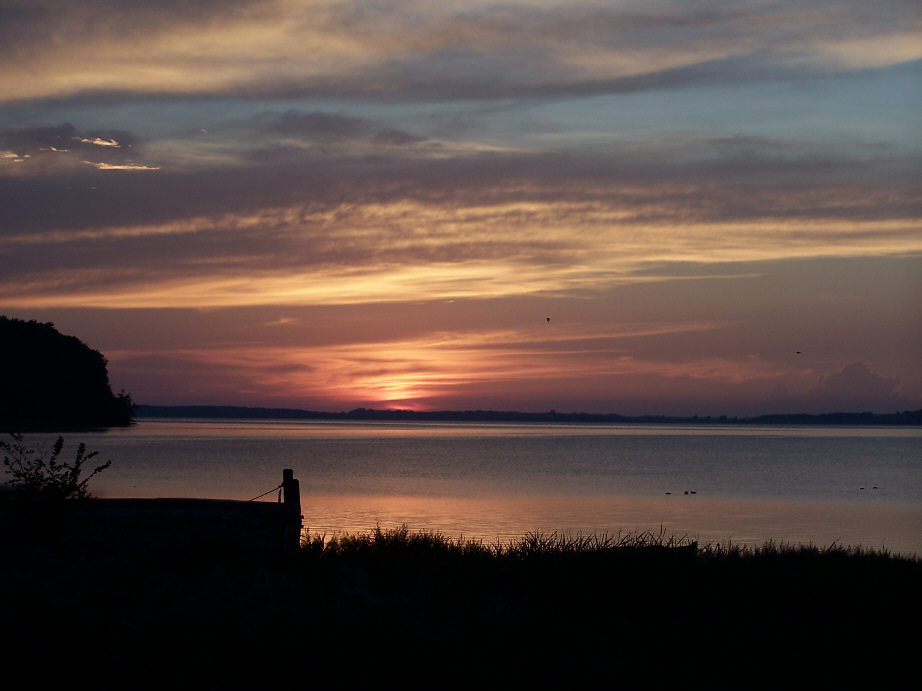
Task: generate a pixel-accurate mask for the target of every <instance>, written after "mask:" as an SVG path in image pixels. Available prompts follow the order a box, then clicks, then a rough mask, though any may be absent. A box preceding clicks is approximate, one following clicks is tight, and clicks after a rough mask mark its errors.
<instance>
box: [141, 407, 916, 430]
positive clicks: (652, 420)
mask: <svg viewBox="0 0 922 691" xmlns="http://www.w3.org/2000/svg"><path fill="white" fill-rule="evenodd" d="M134 414H135V416H136V417H152V418H220V419H246V420H269V419H273V420H370V421H403V422H523V423H528V422H569V423H595V424H598V423H612V424H617V423H631V424H718V425H824V426H826V425H845V426H848V425H860V426H866V425H874V426H877V425H880V426H922V409H920V410H914V411H904V412H898V413H882V414H881V413H868V412H862V413H843V412H838V413H822V414H806V413H791V414H773V415H758V416H753V417H729V416H726V415H720V416H711V415H708V416H698V415H694V416H691V417H682V416H670V415H618V414H616V413H561V412H557V411H554V410H551V411H548V412H546V413H534V412H531V413H529V412H520V411H498V410H437V411H413V410H393V409H389V410H374V409H369V408H356V409H354V410H349V411H342V412H325V411H315V410H301V409H297V408H260V407H245V406H158V405H137V406H135V413H134Z"/></svg>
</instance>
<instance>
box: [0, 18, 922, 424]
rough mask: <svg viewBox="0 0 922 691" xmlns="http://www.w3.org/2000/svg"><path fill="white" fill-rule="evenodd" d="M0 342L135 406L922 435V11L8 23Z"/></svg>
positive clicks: (4, 28)
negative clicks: (867, 420) (609, 415)
mask: <svg viewBox="0 0 922 691" xmlns="http://www.w3.org/2000/svg"><path fill="white" fill-rule="evenodd" d="M0 65H2V69H0V314H4V315H6V316H9V317H16V318H20V319H36V320H38V321H42V322H49V321H50V322H53V323H54V324H55V325H56V326H57V328H58V329H59V330H60V331H62V332H64V333H68V334H70V335H74V336H77V337H78V338H80V339H81V340H83V341H84V342H85V343H87V344H88V345H90V346H91V347H92V348H94V349H97V350H99V351H100V352H102V353H103V354H104V355H105V356H106V358H107V359H108V363H109V364H108V368H109V378H110V382H111V384H112V387H113V389H114V390H115V391H116V392H117V391H119V390H121V389H124V390H125V391H127V392H128V393H129V394H130V395H131V396H132V398H133V400H134V401H135V402H137V403H146V404H159V405H173V404H175V405H179V404H206V405H207V404H220V405H246V406H267V407H295V408H305V409H312V410H329V411H338V410H350V409H352V408H356V407H368V408H403V409H415V410H449V409H450V410H466V409H471V410H473V409H482V410H525V411H546V410H557V411H560V412H573V411H583V412H613V413H621V414H628V415H640V414H663V415H696V414H697V415H730V416H740V415H758V414H766V413H791V412H808V413H822V412H835V411H873V412H882V413H887V412H894V411H898V410H910V409H918V408H922V213H920V212H922V203H920V202H922V185H920V181H922V156H920V154H922V136H920V135H922V5H920V4H919V3H918V2H917V1H916V0H905V1H904V0H879V1H878V2H873V3H870V2H867V1H866V0H854V1H852V0H836V1H831V0H815V1H803V0H796V1H794V0H792V1H787V0H777V1H776V0H759V1H752V0H732V1H721V0H642V1H641V0H627V1H609V2H596V1H591V0H575V1H571V0H568V1H566V2H564V1H563V0H505V1H503V0H499V1H495V2H482V1H480V0H468V1H462V2H455V3H440V2H432V1H431V0H388V1H387V2H379V1H376V0H364V1H354V2H350V1H338V0H318V1H306V0H220V1H218V0H200V1H199V2H194V3H190V2H183V1H181V0H145V1H144V2H140V1H137V2H132V1H129V0H86V1H83V2H79V3H71V2H68V3H62V2H59V1H57V0H0Z"/></svg>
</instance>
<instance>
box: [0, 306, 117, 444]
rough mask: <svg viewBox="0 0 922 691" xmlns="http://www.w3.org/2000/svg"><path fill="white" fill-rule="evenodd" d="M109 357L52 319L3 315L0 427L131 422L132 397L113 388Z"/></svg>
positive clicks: (74, 426) (68, 426)
mask: <svg viewBox="0 0 922 691" xmlns="http://www.w3.org/2000/svg"><path fill="white" fill-rule="evenodd" d="M107 364H108V363H107V361H106V359H105V357H103V356H102V354H101V353H99V352H98V351H96V350H93V349H92V348H90V347H89V346H87V345H86V344H85V343H83V342H82V341H80V339H78V338H76V337H75V336H68V335H65V334H62V333H60V332H59V331H58V330H57V329H56V328H55V326H54V324H52V323H40V322H37V321H35V320H30V321H23V320H21V319H10V318H8V317H4V316H0V427H2V428H3V429H5V430H16V431H24V430H43V429H54V430H59V429H81V428H98V427H120V426H126V425H129V424H131V421H132V403H131V397H130V396H129V395H128V394H127V393H125V392H124V391H122V392H121V393H119V394H117V395H116V394H114V393H112V389H111V387H110V385H109V373H108V370H107V369H106V366H107Z"/></svg>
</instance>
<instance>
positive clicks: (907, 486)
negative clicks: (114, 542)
mask: <svg viewBox="0 0 922 691" xmlns="http://www.w3.org/2000/svg"><path fill="white" fill-rule="evenodd" d="M54 438H55V437H54V435H29V436H27V437H26V441H27V442H29V443H30V444H31V445H32V446H36V447H45V446H50V444H51V443H52V442H53V440H54ZM80 441H83V442H85V443H86V444H87V447H88V448H89V449H90V450H98V451H99V456H97V457H96V458H95V459H93V460H94V461H104V460H112V467H111V468H109V469H108V470H106V471H105V472H103V473H101V474H100V475H97V476H96V477H94V478H93V480H91V484H90V489H91V491H92V492H93V493H94V494H95V495H97V496H101V497H202V498H221V499H253V498H255V497H257V496H258V495H261V494H263V493H264V492H267V491H269V490H273V488H275V487H276V486H277V485H278V484H279V483H280V481H281V474H282V469H283V468H292V469H293V470H294V473H295V477H296V478H298V480H299V481H300V486H301V498H302V499H301V503H302V511H303V513H304V522H305V526H306V529H307V530H308V531H309V532H311V533H326V534H327V535H332V534H334V533H340V532H351V533H356V532H367V531H369V530H372V529H373V528H374V527H375V526H376V525H380V526H381V527H382V528H393V527H398V526H400V525H403V524H406V525H407V526H408V527H409V528H410V529H411V530H432V531H438V532H441V533H443V534H445V535H448V536H451V537H465V538H479V539H483V540H484V541H486V542H494V541H497V540H499V541H502V542H506V541H508V540H510V539H517V538H519V537H521V536H522V535H524V534H525V533H526V532H534V531H540V532H546V533H549V532H554V531H558V532H564V533H570V534H577V533H581V534H587V533H607V534H609V535H613V534H618V533H619V532H620V533H622V534H625V533H631V534H633V533H640V532H645V531H650V532H654V533H657V534H659V533H660V532H661V531H662V532H664V533H665V534H666V535H667V536H670V535H671V536H675V537H677V538H681V537H689V538H692V539H697V540H699V542H700V543H702V544H706V543H712V544H713V543H718V542H719V543H721V544H727V543H731V544H749V545H760V544H762V543H763V542H765V541H767V540H774V541H775V542H784V543H807V544H816V545H820V546H825V545H829V544H832V543H838V544H843V545H862V546H865V547H873V548H886V549H889V550H891V551H893V552H899V553H904V554H911V553H916V554H922V430H920V429H918V428H880V427H868V428H857V427H836V428H818V427H797V426H791V427H741V426H715V425H701V426H692V425H663V426H655V425H575V424H512V423H510V424H503V423H495V424H483V423H402V422H380V423H374V422H329V421H265V420H252V421H250V420H246V421H241V420H163V419H141V420H139V421H138V423H137V424H135V425H133V426H132V427H131V428H127V429H112V430H108V431H105V432H94V433H70V434H67V435H65V452H64V453H63V454H62V459H63V460H65V461H67V462H70V461H72V460H73V449H74V447H75V446H76V444H77V443H78V442H80ZM276 499H277V496H276V492H275V491H271V492H269V494H267V495H266V496H264V497H261V498H260V499H258V500H259V501H276Z"/></svg>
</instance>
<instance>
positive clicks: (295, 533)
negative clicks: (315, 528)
mask: <svg viewBox="0 0 922 691" xmlns="http://www.w3.org/2000/svg"><path fill="white" fill-rule="evenodd" d="M282 503H283V504H285V506H286V507H290V508H291V509H292V513H293V514H294V516H292V518H291V520H290V521H286V522H285V546H286V547H298V546H300V544H301V519H302V518H304V516H302V515H301V488H300V486H299V483H298V481H297V480H296V479H295V471H294V470H292V469H291V468H285V469H284V470H282ZM295 516H297V520H295Z"/></svg>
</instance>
